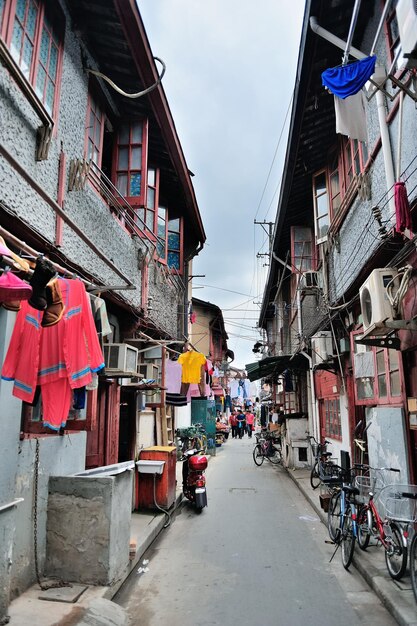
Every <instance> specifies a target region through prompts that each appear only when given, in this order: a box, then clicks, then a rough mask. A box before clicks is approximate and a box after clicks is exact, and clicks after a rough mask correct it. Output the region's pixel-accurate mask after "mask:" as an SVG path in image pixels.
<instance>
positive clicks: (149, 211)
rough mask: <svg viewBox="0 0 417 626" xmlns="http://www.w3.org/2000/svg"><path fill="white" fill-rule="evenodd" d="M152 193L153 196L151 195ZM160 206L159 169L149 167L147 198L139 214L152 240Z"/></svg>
mask: <svg viewBox="0 0 417 626" xmlns="http://www.w3.org/2000/svg"><path fill="white" fill-rule="evenodd" d="M151 192H152V194H151ZM151 195H153V201H152V203H151V201H150V197H151ZM158 206H159V168H157V167H151V166H150V167H148V170H147V184H146V198H145V202H144V206H143V207H141V209H140V210H139V213H140V215H141V218H142V220H143V221H144V223H145V231H146V232H147V233H148V234H151V236H152V239H153V240H155V239H156V238H155V233H156V226H157V215H158V210H157V209H158Z"/></svg>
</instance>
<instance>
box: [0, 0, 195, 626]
mask: <svg viewBox="0 0 417 626" xmlns="http://www.w3.org/2000/svg"><path fill="white" fill-rule="evenodd" d="M0 34H1V37H0V57H1V65H0V93H1V98H0V182H1V185H0V235H1V236H2V237H3V239H4V242H5V243H6V245H7V246H8V248H9V249H10V250H11V251H12V252H13V253H15V254H16V255H19V256H22V257H25V258H27V259H28V260H29V261H30V262H31V263H32V269H33V268H34V266H35V263H36V260H37V258H38V257H39V256H40V255H45V257H47V258H48V259H49V260H50V261H51V262H52V263H53V264H54V268H55V270H56V271H57V272H58V274H59V275H60V276H64V277H67V278H69V279H71V280H74V279H78V280H82V281H83V283H84V285H85V287H86V289H87V291H89V292H92V293H94V294H96V295H97V294H100V295H101V297H102V299H103V300H104V301H105V304H106V306H107V313H108V318H109V323H110V332H109V334H108V335H107V336H106V342H107V343H110V344H124V342H125V341H126V340H128V341H129V345H130V347H129V348H128V347H126V345H124V346H123V345H122V347H120V348H117V347H116V348H115V350H116V366H115V365H114V364H113V365H112V364H111V363H110V356H109V352H106V350H104V354H105V357H106V361H107V362H106V366H107V367H106V375H104V376H103V375H102V376H100V377H99V383H98V387H97V388H95V389H93V390H91V391H89V392H88V398H87V405H86V409H84V410H82V411H81V412H78V413H76V414H70V419H68V421H67V424H66V426H65V430H63V429H61V430H62V432H61V433H60V434H61V436H60V435H59V434H58V433H57V432H56V433H53V432H51V431H50V430H48V429H46V428H45V427H44V425H43V424H42V407H41V406H40V405H39V403H38V405H36V406H28V405H24V403H22V401H21V400H19V399H17V398H16V397H14V396H13V395H12V383H9V382H7V381H4V380H3V381H1V383H0V385H1V386H0V406H1V419H2V437H1V443H0V456H1V471H0V505H1V506H0V516H1V525H2V528H4V529H5V531H4V532H2V534H1V539H0V557H1V558H0V580H1V583H0V618H1V617H2V615H3V614H4V613H5V610H6V607H7V604H8V602H9V600H10V597H11V596H15V595H17V594H19V593H21V592H22V591H23V590H24V589H26V588H27V587H28V586H29V585H30V584H31V583H32V582H34V580H35V555H34V549H33V526H34V509H33V505H34V501H33V496H32V494H33V475H34V472H35V475H36V479H37V480H38V482H39V486H38V492H39V498H38V502H37V504H38V508H37V510H36V518H37V519H36V522H37V547H38V555H37V557H38V565H39V569H40V571H41V572H42V571H44V564H45V559H48V554H47V549H46V530H45V529H46V523H47V510H46V502H47V492H48V478H49V476H50V475H56V476H67V475H71V474H74V473H77V472H80V471H82V470H84V469H85V467H86V466H87V467H97V466H103V465H108V464H114V463H118V462H119V461H121V460H125V459H126V458H132V456H131V455H132V453H134V450H135V446H136V445H137V443H138V442H137V441H136V434H137V431H136V427H135V425H136V421H135V420H136V417H137V412H138V411H139V410H140V408H141V406H140V405H141V404H142V403H143V402H144V398H143V397H142V396H140V397H139V396H138V395H137V393H136V392H135V389H134V388H133V389H132V387H130V388H129V389H128V388H127V387H126V386H125V385H126V383H127V382H129V381H130V380H131V377H132V376H133V375H134V374H135V371H134V370H135V368H136V369H137V365H138V361H139V362H140V361H143V363H144V364H145V365H146V363H152V362H153V361H152V360H151V359H150V358H147V356H149V355H147V353H146V352H141V350H144V349H145V348H147V347H149V346H153V345H154V342H155V341H159V340H162V341H170V340H177V341H181V340H183V339H184V338H185V336H186V333H187V320H186V318H185V317H184V310H186V306H187V302H188V293H187V290H188V265H189V262H190V260H191V259H192V258H193V257H194V256H195V255H196V254H198V252H199V250H201V248H202V246H203V244H204V241H205V233H204V229H203V225H202V220H201V216H200V213H199V209H198V206H197V201H196V198H195V194H194V190H193V185H192V182H191V178H190V172H189V170H188V167H187V164H186V161H185V157H184V154H183V152H182V148H181V144H180V141H179V138H178V135H177V132H176V129H175V125H174V121H173V119H172V115H171V112H170V109H169V105H168V102H167V99H166V96H165V93H164V90H163V87H162V85H161V83H160V78H159V74H158V72H159V73H162V64H161V62H160V61H159V60H157V59H155V57H154V56H153V53H152V51H151V47H150V44H149V42H148V39H147V36H146V33H145V29H144V25H143V23H142V20H141V17H140V13H139V10H138V8H137V5H136V3H135V2H134V0H128V1H126V0H103V1H101V2H84V1H82V0H62V1H61V0H58V1H56V0H54V1H52V0H1V1H0ZM168 71H169V70H168ZM148 88H152V89H151V90H149V92H148V93H145V94H142V96H141V97H127V96H126V93H127V94H132V93H136V94H137V93H139V92H142V91H144V90H147V89H148ZM5 266H6V263H3V267H5ZM15 319H16V312H13V311H10V310H7V309H6V308H3V307H2V308H0V360H1V361H2V362H3V360H4V357H5V354H6V351H7V346H8V343H9V339H10V336H11V334H12V332H13V328H14V324H15ZM22 349H23V350H24V346H23V348H22ZM110 365H112V367H111V368H110ZM126 370H128V371H127V372H126ZM123 374H124V376H123ZM158 382H159V381H156V383H157V384H158ZM155 386H157V385H154V387H155ZM145 400H146V398H145ZM150 404H151V405H152V408H153V409H155V408H156V409H157V408H158V406H162V404H163V397H162V398H161V394H159V396H158V397H157V398H154V401H153V402H151V403H150ZM121 406H122V407H123V409H122V410H123V414H121V413H120V407H121ZM72 417H73V418H74V419H71V418H72ZM152 428H153V427H152ZM152 433H153V430H152ZM35 453H36V454H35ZM37 454H39V456H38V457H37V456H36V455H37ZM124 556H126V558H127V556H128V555H124ZM124 556H123V558H124Z"/></svg>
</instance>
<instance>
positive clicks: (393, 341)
mask: <svg viewBox="0 0 417 626" xmlns="http://www.w3.org/2000/svg"><path fill="white" fill-rule="evenodd" d="M355 343H359V344H362V345H364V346H376V347H377V348H388V349H390V350H400V346H401V341H400V340H399V339H398V337H391V336H388V337H362V339H355Z"/></svg>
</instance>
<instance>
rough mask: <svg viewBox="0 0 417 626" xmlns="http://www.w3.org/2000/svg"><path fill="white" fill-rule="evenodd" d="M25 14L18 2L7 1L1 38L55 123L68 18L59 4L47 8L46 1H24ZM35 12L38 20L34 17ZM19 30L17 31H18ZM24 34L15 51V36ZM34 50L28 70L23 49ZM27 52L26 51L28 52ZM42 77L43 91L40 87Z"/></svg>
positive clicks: (2, 19)
mask: <svg viewBox="0 0 417 626" xmlns="http://www.w3.org/2000/svg"><path fill="white" fill-rule="evenodd" d="M23 1H24V2H25V11H24V14H22V15H19V14H18V13H17V6H18V0H5V2H4V6H3V14H2V15H0V20H1V36H2V38H3V39H4V41H5V43H6V46H7V47H8V48H9V50H10V52H11V54H12V56H13V58H14V59H15V61H16V63H17V64H18V65H19V67H20V69H21V70H22V73H23V74H24V75H25V77H26V79H27V80H28V82H29V83H30V84H31V85H32V87H33V88H34V90H35V93H36V95H37V96H38V98H39V100H40V102H42V104H43V106H44V107H45V108H46V110H47V111H48V113H49V114H50V115H51V117H52V118H53V119H55V120H56V118H57V114H58V102H59V96H60V88H61V77H62V57H63V49H64V32H65V18H64V16H63V14H62V13H61V12H60V9H59V7H57V6H56V4H58V3H54V5H53V9H52V5H48V7H46V3H45V2H44V0H23ZM33 11H35V12H36V16H34V15H33ZM15 26H16V30H15ZM19 29H20V32H21V40H20V43H19V45H20V51H19V53H18V54H17V49H18V48H17V46H16V49H15V51H14V48H13V40H14V34H15V35H16V36H18V32H19ZM25 44H27V45H28V46H30V47H31V48H32V50H31V56H30V61H29V59H28V61H29V63H28V65H27V69H25V66H24V65H23V63H22V55H23V53H24V50H25V48H24V46H25ZM26 49H27V48H26ZM53 50H56V52H53ZM41 73H43V76H44V83H43V87H42V89H41V88H40V84H39V83H38V79H39V77H40V76H41V75H42V74H41ZM51 85H52V86H53V95H52V98H51V97H50V94H51V90H50V86H51Z"/></svg>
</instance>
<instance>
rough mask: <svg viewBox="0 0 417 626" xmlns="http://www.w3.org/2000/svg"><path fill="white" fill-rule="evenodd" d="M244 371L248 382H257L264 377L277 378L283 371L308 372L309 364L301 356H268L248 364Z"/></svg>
mask: <svg viewBox="0 0 417 626" xmlns="http://www.w3.org/2000/svg"><path fill="white" fill-rule="evenodd" d="M245 367H246V371H247V374H248V378H249V380H250V381H253V380H259V379H260V378H264V377H265V376H270V375H271V374H275V375H276V376H278V375H279V374H282V372H283V371H284V370H308V368H309V362H308V359H306V357H305V356H303V355H302V354H299V353H297V354H294V355H291V354H286V355H284V356H269V357H266V359H261V361H255V363H248V364H247V365H246V366H245Z"/></svg>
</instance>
